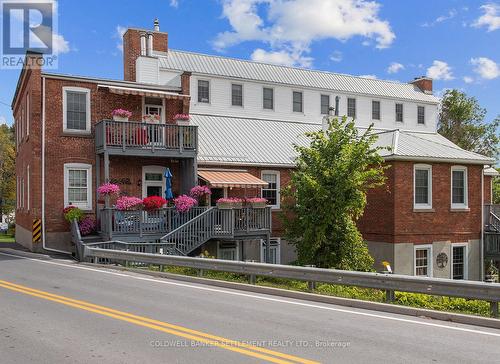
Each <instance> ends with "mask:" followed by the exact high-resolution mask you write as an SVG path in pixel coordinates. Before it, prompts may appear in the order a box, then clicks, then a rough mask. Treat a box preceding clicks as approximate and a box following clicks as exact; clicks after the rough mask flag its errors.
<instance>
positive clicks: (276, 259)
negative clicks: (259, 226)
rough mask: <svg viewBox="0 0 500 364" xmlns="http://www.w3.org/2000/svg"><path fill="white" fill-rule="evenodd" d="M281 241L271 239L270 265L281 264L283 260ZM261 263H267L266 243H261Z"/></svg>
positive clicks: (263, 241) (262, 241)
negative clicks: (281, 256)
mask: <svg viewBox="0 0 500 364" xmlns="http://www.w3.org/2000/svg"><path fill="white" fill-rule="evenodd" d="M280 254H281V239H280V238H271V239H269V256H270V258H271V259H270V260H269V263H271V264H280V262H281V258H280ZM260 261H261V262H262V263H267V249H266V241H265V240H261V241H260Z"/></svg>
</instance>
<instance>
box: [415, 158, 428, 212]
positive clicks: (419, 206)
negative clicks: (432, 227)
mask: <svg viewBox="0 0 500 364" xmlns="http://www.w3.org/2000/svg"><path fill="white" fill-rule="evenodd" d="M417 170H427V171H428V174H427V182H428V185H429V201H428V203H417V199H416V192H417V191H416V185H415V183H416V171H417ZM413 208H414V209H415V210H430V209H432V166H431V165H430V164H414V165H413Z"/></svg>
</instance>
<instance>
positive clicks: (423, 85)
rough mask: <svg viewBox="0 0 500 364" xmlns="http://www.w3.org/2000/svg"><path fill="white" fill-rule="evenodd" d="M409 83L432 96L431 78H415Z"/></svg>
mask: <svg viewBox="0 0 500 364" xmlns="http://www.w3.org/2000/svg"><path fill="white" fill-rule="evenodd" d="M410 83H411V84H413V85H415V86H417V87H418V88H419V89H420V90H421V91H422V92H423V93H426V94H429V95H432V78H430V77H426V76H420V77H415V79H414V80H413V81H411V82H410Z"/></svg>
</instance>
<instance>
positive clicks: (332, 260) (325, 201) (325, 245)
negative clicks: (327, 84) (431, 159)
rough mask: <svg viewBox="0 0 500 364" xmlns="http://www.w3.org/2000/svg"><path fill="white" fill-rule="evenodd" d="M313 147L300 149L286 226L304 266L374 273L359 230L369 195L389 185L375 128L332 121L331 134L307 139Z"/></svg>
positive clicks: (289, 189)
mask: <svg viewBox="0 0 500 364" xmlns="http://www.w3.org/2000/svg"><path fill="white" fill-rule="evenodd" d="M307 136H308V138H309V139H310V140H311V143H310V146H308V147H302V146H297V145H296V146H295V150H296V151H297V152H298V158H297V168H296V170H295V171H294V172H293V173H292V176H291V182H290V185H289V186H288V187H287V188H286V189H285V191H284V196H285V201H284V206H285V213H284V223H285V229H286V235H287V238H288V239H289V240H290V241H291V242H292V243H293V244H294V245H295V246H296V249H297V253H298V263H299V264H314V265H316V266H318V267H324V268H337V269H348V270H364V271H366V270H370V269H371V268H372V265H373V258H372V257H371V256H370V254H369V252H368V247H367V245H366V243H365V242H364V240H363V238H362V236H361V234H360V232H359V231H358V229H357V226H356V221H357V220H358V219H359V218H360V217H361V215H362V214H363V211H364V208H365V206H366V192H367V190H368V189H370V188H374V187H377V186H380V185H382V184H383V183H384V181H385V175H384V169H385V168H386V167H384V166H383V159H382V157H380V155H379V153H378V151H379V149H381V148H379V147H374V143H375V141H376V139H377V136H376V135H374V134H373V133H372V129H371V127H370V128H369V129H367V130H366V131H365V132H361V131H359V130H358V129H357V128H356V127H355V124H354V122H352V121H347V119H346V118H345V117H344V118H342V119H338V118H330V119H329V120H328V128H327V130H325V131H319V132H313V133H308V134H307Z"/></svg>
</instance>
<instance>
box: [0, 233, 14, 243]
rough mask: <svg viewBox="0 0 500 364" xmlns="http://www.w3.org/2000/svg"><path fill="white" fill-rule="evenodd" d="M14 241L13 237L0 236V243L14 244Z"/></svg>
mask: <svg viewBox="0 0 500 364" xmlns="http://www.w3.org/2000/svg"><path fill="white" fill-rule="evenodd" d="M15 241H16V239H15V238H14V235H10V234H0V243H14V242H15Z"/></svg>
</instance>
